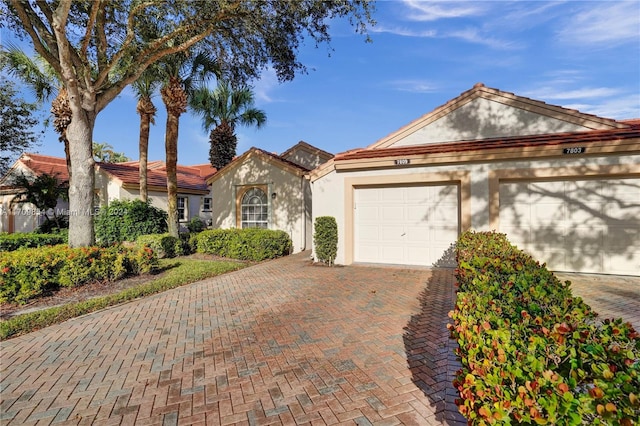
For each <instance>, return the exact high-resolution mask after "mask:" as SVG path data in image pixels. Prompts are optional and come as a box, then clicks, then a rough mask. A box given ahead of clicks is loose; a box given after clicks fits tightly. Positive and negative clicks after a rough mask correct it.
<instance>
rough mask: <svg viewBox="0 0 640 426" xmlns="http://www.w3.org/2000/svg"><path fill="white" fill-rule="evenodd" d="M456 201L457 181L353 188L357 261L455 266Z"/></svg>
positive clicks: (457, 230)
mask: <svg viewBox="0 0 640 426" xmlns="http://www.w3.org/2000/svg"><path fill="white" fill-rule="evenodd" d="M458 200H459V187H458V185H453V184H447V185H415V186H406V185H405V186H375V187H358V188H354V261H355V262H367V263H388V264H401V265H424V266H431V265H433V264H436V263H437V264H438V265H441V266H445V264H446V265H447V266H451V265H450V264H451V262H450V259H447V260H445V259H443V255H444V254H445V253H448V250H449V249H450V247H451V244H452V243H454V242H455V241H456V239H457V238H458V235H459V229H460V224H459V217H460V213H459V202H458Z"/></svg>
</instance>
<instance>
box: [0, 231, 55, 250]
mask: <svg viewBox="0 0 640 426" xmlns="http://www.w3.org/2000/svg"><path fill="white" fill-rule="evenodd" d="M66 242H67V234H66V233H63V234H35V233H33V234H32V233H26V234H0V251H14V250H18V249H20V248H33V247H42V246H53V245H56V244H64V243H66Z"/></svg>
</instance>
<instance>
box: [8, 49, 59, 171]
mask: <svg viewBox="0 0 640 426" xmlns="http://www.w3.org/2000/svg"><path fill="white" fill-rule="evenodd" d="M1 53H2V61H1V64H0V65H2V66H1V68H8V70H9V73H11V74H13V75H14V76H15V77H17V78H19V79H20V80H22V81H23V82H24V83H26V84H27V86H28V87H29V88H31V90H32V91H33V93H34V95H35V97H36V100H37V101H38V102H39V103H44V102H45V101H47V100H48V99H50V98H51V97H52V96H53V94H54V93H56V92H57V95H56V97H55V99H54V100H53V102H51V113H52V114H53V117H54V120H53V128H54V130H55V131H56V132H57V133H58V134H59V135H60V136H59V138H58V139H59V140H60V142H63V143H64V153H65V157H66V160H67V169H68V172H69V177H71V156H70V154H69V140H68V139H67V127H69V123H71V108H70V107H69V98H68V95H67V91H66V89H65V88H64V86H63V85H62V83H61V80H60V76H59V75H58V74H56V72H55V71H54V70H53V68H52V67H51V66H50V65H49V63H48V62H46V61H45V60H44V59H42V57H40V56H39V55H36V56H35V57H34V58H30V57H29V56H27V54H26V53H25V52H24V51H22V50H20V48H18V47H17V46H15V45H14V44H11V43H9V44H8V45H7V49H6V50H3V51H2V52H1Z"/></svg>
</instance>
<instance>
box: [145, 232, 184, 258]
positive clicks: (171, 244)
mask: <svg viewBox="0 0 640 426" xmlns="http://www.w3.org/2000/svg"><path fill="white" fill-rule="evenodd" d="M182 244H183V243H182V240H181V239H180V238H176V237H173V236H171V235H169V234H150V235H141V236H139V237H138V238H137V239H136V245H137V246H138V247H144V246H147V247H149V248H150V249H151V250H153V251H154V253H156V255H157V256H158V259H163V258H165V257H168V258H171V257H176V256H182V255H183V254H184V250H183V248H182Z"/></svg>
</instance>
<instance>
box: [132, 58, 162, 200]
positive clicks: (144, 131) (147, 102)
mask: <svg viewBox="0 0 640 426" xmlns="http://www.w3.org/2000/svg"><path fill="white" fill-rule="evenodd" d="M159 85H160V76H159V73H158V70H157V68H156V67H154V66H151V67H149V68H147V70H146V71H145V72H144V73H143V74H142V76H140V78H139V79H138V80H136V82H135V83H133V84H132V87H133V91H134V92H135V94H136V97H137V98H138V104H137V106H136V110H137V111H138V114H140V138H139V142H138V147H139V152H140V154H139V156H140V160H139V177H140V199H141V200H142V201H144V202H146V201H147V198H148V193H147V163H148V157H149V129H150V127H151V124H155V116H156V112H157V111H158V110H157V109H156V106H155V105H154V104H153V101H152V99H151V98H152V96H153V94H154V92H155V91H156V89H157V88H158V86H159Z"/></svg>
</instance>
